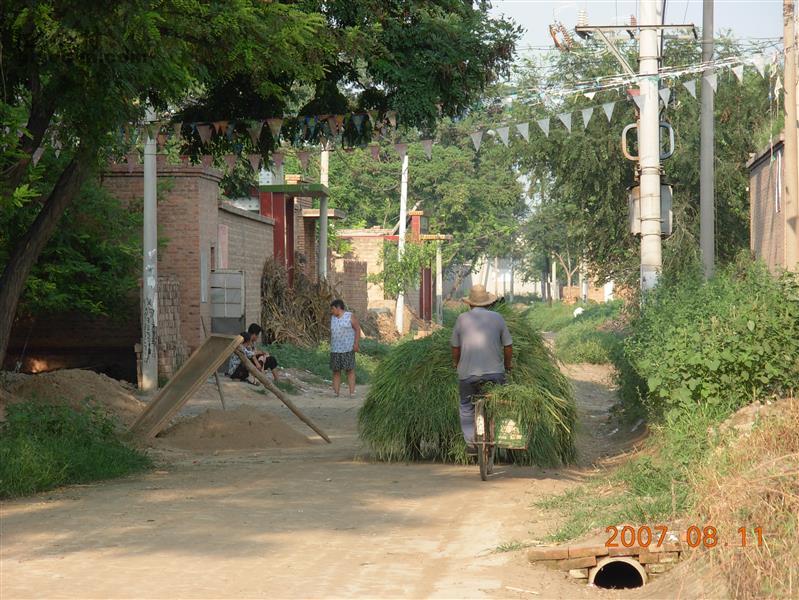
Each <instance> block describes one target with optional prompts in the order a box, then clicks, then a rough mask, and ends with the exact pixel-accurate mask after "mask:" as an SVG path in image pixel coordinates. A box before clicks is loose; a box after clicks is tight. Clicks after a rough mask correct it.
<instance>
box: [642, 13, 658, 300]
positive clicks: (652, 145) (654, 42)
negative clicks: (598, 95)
mask: <svg viewBox="0 0 799 600" xmlns="http://www.w3.org/2000/svg"><path fill="white" fill-rule="evenodd" d="M660 7H661V0H640V1H639V14H640V15H641V22H640V25H639V26H640V28H641V36H640V41H639V58H638V71H639V74H640V80H639V89H640V93H641V95H642V96H644V102H643V103H642V108H641V116H640V126H639V127H638V145H639V150H638V157H639V158H638V167H639V171H640V178H641V289H642V290H651V289H652V288H654V287H655V285H657V281H658V277H659V275H660V270H661V267H662V265H663V258H662V254H661V250H662V248H661V239H660V233H661V224H660V100H659V96H658V94H659V91H660V75H659V62H660V48H659V45H658V28H659V27H660V25H661V15H660Z"/></svg>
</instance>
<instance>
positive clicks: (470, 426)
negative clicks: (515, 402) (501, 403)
mask: <svg viewBox="0 0 799 600" xmlns="http://www.w3.org/2000/svg"><path fill="white" fill-rule="evenodd" d="M496 300H497V297H496V296H494V295H493V294H489V293H488V292H487V291H486V289H485V287H484V286H482V285H475V286H473V287H472V289H471V290H470V291H469V296H468V297H467V298H464V299H463V301H464V302H465V303H466V304H468V305H469V308H470V310H468V311H467V312H465V313H461V314H460V315H458V320H457V321H455V327H454V328H453V330H452V338H451V340H450V346H452V362H453V365H454V367H455V368H456V369H457V370H458V393H459V395H460V419H461V430H462V431H463V437H464V439H465V440H466V446H467V452H468V453H469V454H477V448H476V447H475V445H474V404H473V403H472V398H473V397H474V396H476V395H479V394H480V393H482V386H483V384H485V383H496V384H504V383H505V372H506V371H510V369H511V360H512V358H513V339H512V338H511V335H510V331H508V326H507V325H506V323H505V319H503V318H502V315H500V314H499V313H496V312H493V311H490V310H487V309H486V307H488V306H490V305H491V304H493V303H494V302H496Z"/></svg>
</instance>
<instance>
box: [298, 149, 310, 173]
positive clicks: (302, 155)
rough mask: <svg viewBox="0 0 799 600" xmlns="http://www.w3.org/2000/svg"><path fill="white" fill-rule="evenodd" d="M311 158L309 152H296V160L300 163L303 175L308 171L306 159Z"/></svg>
mask: <svg viewBox="0 0 799 600" xmlns="http://www.w3.org/2000/svg"><path fill="white" fill-rule="evenodd" d="M309 158H311V152H310V151H309V150H299V151H298V152H297V159H298V160H299V161H300V170H301V171H302V172H303V173H304V172H305V171H307V170H308V159H309Z"/></svg>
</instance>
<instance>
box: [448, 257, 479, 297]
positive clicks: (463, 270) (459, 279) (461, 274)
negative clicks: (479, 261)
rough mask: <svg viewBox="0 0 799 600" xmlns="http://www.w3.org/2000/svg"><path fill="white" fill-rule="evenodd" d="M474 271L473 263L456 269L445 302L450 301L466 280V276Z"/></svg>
mask: <svg viewBox="0 0 799 600" xmlns="http://www.w3.org/2000/svg"><path fill="white" fill-rule="evenodd" d="M472 269H474V262H472V264H470V265H469V266H468V267H467V266H465V265H463V266H461V267H460V268H459V269H458V273H457V275H455V281H453V282H452V287H451V288H450V289H449V293H448V294H447V300H452V298H453V296H455V293H456V292H457V291H458V288H460V287H461V284H462V283H463V280H464V279H466V276H467V275H468V274H469V273H471V272H472Z"/></svg>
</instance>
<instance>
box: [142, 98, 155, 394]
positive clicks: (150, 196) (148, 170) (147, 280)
mask: <svg viewBox="0 0 799 600" xmlns="http://www.w3.org/2000/svg"><path fill="white" fill-rule="evenodd" d="M145 120H146V123H147V125H148V126H149V125H150V124H151V123H153V122H154V121H155V112H154V111H153V109H152V108H148V109H147V114H146V117H145ZM144 131H145V142H144V209H143V213H144V214H143V217H144V231H143V232H142V251H143V252H142V303H141V389H142V390H143V391H145V392H150V391H152V390H155V389H156V388H158V207H157V204H156V161H155V155H156V152H157V151H158V148H157V145H156V141H155V136H154V135H152V132H151V131H150V128H149V127H145V128H144Z"/></svg>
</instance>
